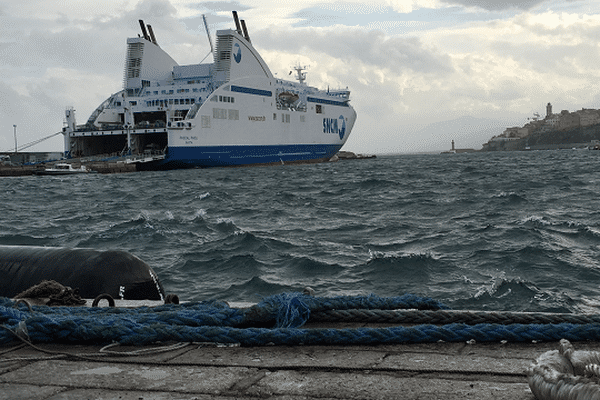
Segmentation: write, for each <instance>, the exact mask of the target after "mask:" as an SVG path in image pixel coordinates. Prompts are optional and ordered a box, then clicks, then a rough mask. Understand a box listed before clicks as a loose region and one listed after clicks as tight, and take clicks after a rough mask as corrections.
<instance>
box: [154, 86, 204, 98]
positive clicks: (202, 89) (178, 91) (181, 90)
mask: <svg viewBox="0 0 600 400" xmlns="http://www.w3.org/2000/svg"><path fill="white" fill-rule="evenodd" d="M206 91H208V89H207V88H205V87H202V88H192V92H206ZM189 92H190V89H177V93H189ZM152 94H155V95H156V94H158V90H155V91H153V92H151V91H149V90H146V92H145V93H144V95H146V96H150V95H152ZM160 94H175V90H173V89H171V90H166V89H165V90H161V91H160Z"/></svg>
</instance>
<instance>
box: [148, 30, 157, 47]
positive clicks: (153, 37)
mask: <svg viewBox="0 0 600 400" xmlns="http://www.w3.org/2000/svg"><path fill="white" fill-rule="evenodd" d="M148 32H149V33H150V40H151V41H152V43H154V44H155V45H157V46H158V43H157V42H156V37H155V36H154V31H153V30H152V27H151V26H150V25H148Z"/></svg>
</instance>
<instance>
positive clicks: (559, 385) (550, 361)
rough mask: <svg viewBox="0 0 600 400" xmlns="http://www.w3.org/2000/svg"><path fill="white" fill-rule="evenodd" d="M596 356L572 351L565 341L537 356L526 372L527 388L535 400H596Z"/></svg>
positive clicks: (599, 390)
mask: <svg viewBox="0 0 600 400" xmlns="http://www.w3.org/2000/svg"><path fill="white" fill-rule="evenodd" d="M598 364H600V353H598V352H595V351H576V350H575V349H574V348H573V346H572V345H571V343H570V342H569V341H568V340H565V339H562V340H561V341H560V348H559V350H552V351H547V352H545V353H544V354H542V355H541V356H539V357H538V358H537V359H536V361H535V363H533V364H532V365H531V367H530V368H529V369H528V370H527V376H528V378H527V380H528V382H529V388H530V389H531V391H532V392H533V394H534V395H535V397H536V398H537V399H539V400H584V399H585V400H600V384H599V381H598V372H600V366H599V365H598Z"/></svg>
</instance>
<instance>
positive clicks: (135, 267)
mask: <svg viewBox="0 0 600 400" xmlns="http://www.w3.org/2000/svg"><path fill="white" fill-rule="evenodd" d="M43 280H54V281H56V282H58V283H60V284H61V285H63V286H68V287H70V288H72V289H79V294H80V295H81V297H82V298H86V299H93V298H95V297H96V296H98V295H100V294H104V293H106V294H109V295H111V296H112V297H113V298H115V299H121V298H122V299H126V300H145V299H147V300H162V299H163V298H164V290H163V287H162V285H161V283H160V282H159V280H158V277H157V275H156V273H155V272H154V271H153V270H152V268H150V266H149V265H148V264H146V263H145V262H143V261H142V260H140V259H139V258H137V257H136V256H134V255H132V254H130V253H128V252H126V251H122V250H108V251H99V250H92V249H68V248H62V247H34V246H0V296H4V297H14V296H15V295H16V294H18V293H21V292H23V291H25V290H27V289H29V288H30V287H32V286H35V285H37V284H39V283H40V282H41V281H43Z"/></svg>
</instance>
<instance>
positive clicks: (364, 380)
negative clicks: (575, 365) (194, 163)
mask: <svg viewBox="0 0 600 400" xmlns="http://www.w3.org/2000/svg"><path fill="white" fill-rule="evenodd" d="M343 325H344V326H343V327H356V325H354V326H351V325H349V324H343ZM320 327H323V326H320ZM338 327H339V326H338ZM166 345H169V344H168V343H163V344H157V345H156V346H144V347H124V346H119V345H117V346H115V347H111V348H110V349H108V351H109V353H99V351H100V349H101V348H102V346H91V345H67V344H40V345H36V346H35V348H34V347H32V346H30V345H27V344H21V343H20V342H13V343H12V344H8V345H4V346H0V400H5V399H7V400H8V399H11V400H15V399H36V400H42V399H43V400H59V399H60V400H67V399H69V400H74V399H78V400H79V399H102V400H104V399H106V400H108V399H123V400H149V399H161V400H163V399H190V400H191V399H196V400H204V399H217V400H225V399H228V400H229V399H242V400H245V399H272V400H300V399H350V400H354V399H407V400H413V399H414V400H417V399H419V400H433V399H444V400H454V399H456V400H458V399H479V400H486V399H506V400H520V399H523V400H533V399H535V397H534V396H533V394H532V393H531V391H530V389H529V386H528V384H527V378H526V376H525V372H524V371H525V370H526V369H527V368H528V367H529V365H530V364H531V362H532V361H533V360H534V359H535V358H537V357H538V356H539V355H540V354H542V353H544V352H546V351H548V350H553V349H556V348H558V343H535V344H534V343H505V344H502V343H474V344H468V343H431V344H405V345H378V346H344V345H339V346H264V347H233V346H225V345H218V344H213V343H189V344H185V345H184V344H182V346H184V347H174V348H166V349H164V350H166V351H160V350H161V347H162V346H166ZM574 345H575V346H576V347H577V349H578V350H592V351H597V350H598V348H599V347H600V346H599V345H598V343H596V342H581V343H574ZM115 352H118V353H115ZM134 352H135V353H134Z"/></svg>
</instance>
